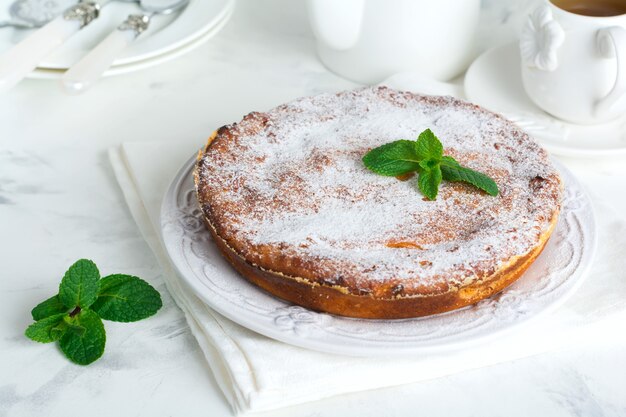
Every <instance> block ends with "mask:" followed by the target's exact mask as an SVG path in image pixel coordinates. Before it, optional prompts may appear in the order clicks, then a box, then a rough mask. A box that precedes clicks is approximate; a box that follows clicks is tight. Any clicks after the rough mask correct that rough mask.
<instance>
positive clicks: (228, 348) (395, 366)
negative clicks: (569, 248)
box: [109, 141, 626, 414]
mask: <svg viewBox="0 0 626 417" xmlns="http://www.w3.org/2000/svg"><path fill="white" fill-rule="evenodd" d="M201 142H202V141H200V142H199V143H192V144H186V145H184V144H181V143H180V142H127V143H124V144H122V146H121V147H120V148H114V149H111V150H110V152H109V156H110V160H111V163H112V165H113V168H114V171H115V175H116V176H117V179H118V181H119V184H120V187H121V188H122V191H123V193H124V196H125V197H126V201H127V203H128V206H129V208H130V211H131V213H132V215H133V217H134V219H135V220H136V222H137V224H138V226H139V229H140V230H141V233H142V234H143V236H144V237H145V239H146V241H147V242H148V244H149V245H150V247H151V248H152V250H153V251H154V253H155V255H156V257H157V259H158V260H159V262H160V264H161V266H162V267H163V270H164V276H165V280H166V284H167V288H168V290H169V291H170V293H171V295H172V297H173V298H174V300H175V301H176V302H177V304H178V305H179V307H180V308H181V309H182V310H183V311H184V313H185V316H186V318H187V321H188V323H189V327H190V328H191V331H192V333H193V334H194V336H195V337H196V338H197V340H198V343H199V345H200V347H201V348H202V351H203V352H204V355H205V357H206V360H207V362H208V364H209V365H210V367H211V369H212V371H213V373H214V374H215V378H216V380H217V381H218V383H219V386H220V387H221V389H222V391H223V393H224V395H225V397H226V398H227V400H228V401H229V402H230V404H231V405H232V407H233V409H234V410H235V412H236V413H238V414H239V413H245V412H253V411H264V410H271V409H276V408H280V407H286V406H289V405H294V404H299V403H303V402H308V401H314V400H318V399H321V398H325V397H329V396H334V395H338V394H343V393H348V392H355V391H361V390H370V389H375V388H382V387H388V386H393V385H399V384H405V383H410V382H416V381H423V380H428V379H432V378H437V377H441V376H445V375H450V374H453V373H457V372H461V371H465V370H469V369H475V368H479V367H484V366H488V365H493V364H496V363H500V362H504V361H510V360H514V359H518V358H522V357H527V356H531V355H535V354H538V353H542V352H546V351H550V350H554V349H559V348H564V347H568V346H577V345H581V344H583V343H589V342H591V341H593V340H597V339H600V340H604V339H606V338H608V337H610V336H611V335H613V334H615V333H616V331H615V329H617V328H621V326H622V325H623V322H624V319H626V301H625V300H626V280H625V279H623V271H624V270H626V257H624V256H623V254H622V251H623V248H624V247H626V221H625V220H624V219H619V217H618V216H617V215H616V214H615V212H613V211H611V209H610V208H609V207H607V206H606V204H604V203H602V202H599V203H598V200H597V199H596V200H594V203H597V204H595V205H596V210H597V213H598V216H597V217H598V222H599V228H600V230H599V239H600V245H599V252H598V254H597V256H596V260H595V263H594V267H593V269H592V272H591V273H590V276H589V277H587V279H586V280H585V282H584V283H583V285H582V287H581V288H580V289H579V290H578V291H577V292H576V294H574V295H573V296H572V297H571V298H570V299H569V300H568V301H567V302H566V303H565V304H564V305H563V306H561V307H560V308H559V309H558V310H557V311H555V312H553V313H551V314H549V315H546V316H545V317H543V318H542V319H540V320H537V321H535V322H533V323H532V324H531V325H529V326H526V327H521V328H520V329H519V330H518V331H514V332H510V333H508V334H507V335H506V336H502V337H501V338H499V339H497V340H494V341H491V342H489V343H487V344H482V345H477V346H475V347H472V348H470V349H464V350H462V351H456V352H446V353H442V354H432V355H426V356H420V357H390V358H387V359H381V358H376V359H368V358H353V357H345V356H339V355H330V354H324V353H319V352H315V351H310V350H306V349H302V348H298V347H294V346H290V345H287V344H284V343H281V342H278V341H275V340H272V339H270V338H267V337H264V336H261V335H259V334H257V333H254V332H252V331H249V330H247V329H245V328H243V327H241V326H239V325H237V324H235V323H233V322H232V321H230V320H228V319H226V318H224V317H222V316H221V315H219V314H218V313H216V312H214V311H212V310H211V309H210V308H209V307H207V306H206V305H205V304H203V303H202V302H201V301H200V300H199V299H198V298H196V296H195V295H194V294H193V293H192V292H191V291H190V290H189V289H188V288H187V287H186V286H185V285H184V284H183V282H182V281H181V280H180V279H179V277H178V276H177V275H176V274H175V273H174V271H173V269H172V266H171V265H170V263H169V260H168V258H167V255H166V254H165V252H164V249H163V247H162V244H161V242H160V240H159V239H160V238H159V233H158V232H157V230H158V229H157V228H158V225H159V211H160V204H161V198H162V196H163V195H164V193H165V190H166V189H167V187H168V185H169V182H170V181H171V179H172V178H173V177H174V175H175V173H176V172H177V170H178V169H179V168H180V167H181V166H182V165H183V164H184V162H185V161H186V160H187V159H188V158H189V157H190V156H191V155H193V154H194V152H196V151H197V148H199V147H200V146H201V145H202V143H201ZM603 178H604V179H603V180H602V181H604V182H606V179H607V178H610V177H603ZM596 180H597V179H593V178H591V179H590V181H591V183H593V182H594V181H596ZM616 184H617V181H616ZM608 189H610V187H608V186H607V190H608Z"/></svg>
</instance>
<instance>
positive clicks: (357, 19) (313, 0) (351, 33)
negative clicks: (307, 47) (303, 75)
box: [307, 0, 365, 51]
mask: <svg viewBox="0 0 626 417" xmlns="http://www.w3.org/2000/svg"><path fill="white" fill-rule="evenodd" d="M364 6H365V0H307V9H308V11H309V20H310V22H311V28H312V29H313V33H314V35H315V37H316V38H317V39H318V41H320V42H322V43H324V44H326V46H328V47H330V48H332V49H335V50H338V51H343V50H346V49H350V48H351V47H352V46H354V44H356V42H357V40H358V39H359V34H360V32H361V22H362V20H363V9H364Z"/></svg>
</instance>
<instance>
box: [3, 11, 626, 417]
mask: <svg viewBox="0 0 626 417" xmlns="http://www.w3.org/2000/svg"><path fill="white" fill-rule="evenodd" d="M491 3H493V2H491ZM352 86H353V84H351V83H350V82H348V81H345V80H342V79H340V78H338V77H336V76H334V75H333V74H331V73H329V72H328V71H326V70H325V69H324V68H323V67H322V66H321V64H320V63H319V62H318V61H317V60H316V58H315V55H314V45H313V40H312V37H311V34H310V32H309V29H308V26H307V23H306V16H305V14H304V10H303V4H302V3H300V2H294V1H291V0H281V1H278V0H276V1H269V0H266V1H263V2H259V1H253V0H249V1H245V2H241V4H239V5H238V8H237V11H236V13H235V15H234V17H233V20H232V21H231V22H230V23H229V25H228V26H227V27H226V28H225V29H224V31H223V32H221V33H220V34H219V35H218V36H217V37H216V38H214V39H213V40H211V41H210V42H209V43H208V44H206V45H204V46H202V47H201V48H200V49H198V50H197V51H196V52H194V53H192V54H191V55H188V56H185V57H183V58H181V59H178V60H176V61H174V62H170V63H167V64H165V65H162V66H159V67H156V68H152V69H149V70H145V71H143V72H138V73H134V74H129V75H126V76H123V77H119V78H110V79H106V80H104V81H102V82H100V83H99V84H97V85H96V86H95V87H94V88H93V90H91V91H90V92H89V93H88V94H85V95H82V96H78V97H67V96H64V95H63V94H62V93H61V92H60V90H59V88H58V86H57V85H56V83H53V82H49V81H27V82H25V83H23V84H22V85H20V86H19V87H18V88H16V89H14V90H13V91H11V92H10V93H8V94H6V95H4V96H1V97H0V261H1V263H0V265H1V266H2V274H1V276H2V278H1V279H0V316H1V317H2V320H1V322H0V416H5V415H6V416H31V415H32V416H34V415H46V416H68V415H70V416H72V415H78V414H79V413H80V414H82V415H89V416H114V415H137V416H165V415H180V416H187V417H192V416H211V417H219V416H228V415H230V413H231V411H230V409H229V407H228V405H227V404H226V402H225V401H224V399H223V398H222V396H221V394H220V392H219V390H218V387H217V386H216V383H215V381H214V379H213V377H212V376H211V373H210V372H209V369H208V368H207V366H206V365H205V363H204V361H203V359H202V357H201V354H200V352H199V349H198V347H197V345H196V342H195V340H194V339H193V338H192V336H191V334H190V332H189V329H188V328H187V326H186V324H185V321H184V318H183V317H182V314H181V312H180V311H179V310H178V308H177V307H176V306H175V305H174V304H173V303H172V300H171V298H169V296H168V295H167V293H166V291H165V287H164V285H163V281H162V277H161V276H160V274H161V272H160V270H159V268H158V266H157V264H156V261H155V259H154V257H153V255H152V254H151V252H150V251H149V249H148V247H147V245H146V244H145V243H144V241H143V240H142V238H141V236H140V235H139V232H138V230H137V227H136V226H135V224H134V223H133V221H132V219H131V217H130V214H129V212H128V210H127V208H126V206H125V203H124V200H123V197H122V195H121V192H120V190H119V188H118V186H117V184H116V182H115V179H114V177H113V174H112V171H111V168H110V166H109V164H108V160H107V157H106V150H107V148H109V147H110V146H113V145H116V144H119V143H120V142H122V141H127V140H146V141H149V140H172V141H181V142H182V141H183V139H184V141H185V142H186V143H189V140H190V139H193V140H197V143H198V146H199V145H200V144H202V142H203V141H204V139H205V137H206V136H207V134H208V132H211V131H212V129H214V128H215V127H216V126H218V125H221V124H224V123H227V122H230V121H234V120H237V119H239V118H240V117H241V116H242V115H243V114H244V113H246V112H248V111H250V110H252V109H258V110H263V109H267V108H269V107H272V106H273V105H276V104H278V103H281V102H284V101H286V100H289V99H292V98H295V97H297V96H301V95H305V94H313V93H316V92H321V91H332V90H339V89H345V88H350V87H352ZM149 157H150V155H146V158H149ZM568 163H569V164H570V165H571V166H573V167H576V166H582V165H586V164H585V163H583V164H581V163H576V162H574V161H569V162H568ZM580 169H583V168H580ZM625 178H626V177H625ZM622 184H623V183H622ZM615 204H617V205H619V206H620V208H621V210H622V213H623V212H624V211H623V210H624V209H626V201H625V198H624V197H623V196H622V197H619V196H618V197H616V198H615ZM79 257H87V258H91V259H93V260H94V261H96V263H97V264H98V265H99V266H100V268H101V270H102V271H103V272H104V273H112V272H126V273H131V274H135V275H139V276H141V277H144V278H145V279H147V280H149V281H151V282H152V283H154V284H155V285H156V286H157V287H158V289H159V290H160V291H161V293H162V294H163V295H164V301H165V307H164V308H163V309H162V311H161V312H160V313H159V314H158V315H157V316H155V317H154V318H152V319H150V320H146V321H143V322H139V323H135V324H115V323H110V322H107V323H106V326H107V330H108V339H107V350H106V352H105V355H104V357H103V358H102V359H101V360H99V361H98V362H96V363H95V364H93V365H91V366H89V367H78V366H75V365H72V364H70V363H69V362H67V361H66V360H65V359H64V358H63V357H62V356H61V355H60V354H59V352H58V351H57V350H56V348H55V347H54V346H52V345H39V344H36V343H32V342H30V341H29V340H27V339H26V338H25V337H24V336H23V335H22V333H23V330H24V328H25V327H26V326H27V325H28V324H29V322H30V317H29V311H30V309H31V308H32V307H33V306H34V305H35V304H36V303H37V302H38V301H40V300H42V299H44V298H46V297H48V296H49V295H51V294H53V293H54V292H56V289H57V285H58V281H59V279H60V276H61V274H62V273H63V272H64V271H65V269H66V267H67V266H69V265H70V264H71V263H72V262H73V261H74V260H75V259H77V258H79ZM623 333H624V332H623V329H621V330H620V331H618V332H616V334H614V335H607V337H606V338H604V339H602V340H598V341H596V342H595V343H594V344H593V346H592V347H588V348H585V349H582V348H578V347H576V346H572V347H571V348H570V349H567V350H566V351H561V352H555V353H551V354H546V355H542V356H538V357H533V358H528V359H525V360H520V361H516V362H514V363H507V364H502V365H498V366H494V367H491V368H487V369H480V370H476V371H471V372H467V373H463V374H460V375H454V376H450V377H446V378H442V379H439V380H434V381H429V382H426V383H420V384H414V385H408V386H402V387H398V388H389V389H383V390H378V391H374V392H367V393H360V394H352V395H346V396H340V397H336V398H331V399H327V400H324V401H320V402H318V403H314V404H306V405H302V406H298V407H292V408H289V409H285V410H281V411H279V412H275V413H271V415H275V416H337V415H342V416H359V417H368V416H372V417H374V416H376V417H379V416H381V415H385V416H396V415H397V416H404V415H407V416H408V415H418V414H419V415H428V416H449V415H456V416H483V417H487V416H507V417H515V416H529V415H546V416H547V415H549V416H623V415H626V395H625V394H624V386H626V338H625V337H624V335H623Z"/></svg>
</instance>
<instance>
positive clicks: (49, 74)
mask: <svg viewBox="0 0 626 417" xmlns="http://www.w3.org/2000/svg"><path fill="white" fill-rule="evenodd" d="M233 10H234V9H233V8H230V9H229V11H228V14H226V15H225V16H224V18H223V19H222V20H221V21H219V22H218V23H217V25H216V26H214V27H211V28H209V30H208V31H207V32H206V33H203V34H201V35H200V37H199V38H197V39H195V40H193V41H192V42H190V43H187V44H185V45H183V46H181V47H180V48H178V49H175V50H173V51H170V52H168V53H164V54H162V55H158V56H156V57H154V58H150V59H144V60H142V61H138V62H134V63H131V64H126V65H115V66H113V67H111V68H110V69H108V70H107V71H106V72H105V73H104V74H103V76H104V77H110V76H115V75H121V74H126V73H129V72H133V71H138V70H142V69H144V68H149V67H153V66H156V65H160V64H162V63H164V62H167V61H171V60H173V59H175V58H178V57H179V56H182V55H185V54H186V53H188V52H190V51H192V50H194V49H196V48H197V47H199V46H200V45H202V44H204V43H205V42H206V41H207V40H209V39H210V38H212V37H213V36H215V35H216V34H217V33H218V32H219V31H220V30H221V29H222V28H223V27H224V26H225V25H226V23H228V20H229V18H230V16H231V14H232V11H233ZM64 73H65V69H47V68H36V69H35V70H34V71H33V72H31V73H30V74H29V75H28V78H32V79H44V80H54V79H60V78H61V77H62V76H63V74H64Z"/></svg>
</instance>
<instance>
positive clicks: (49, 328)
mask: <svg viewBox="0 0 626 417" xmlns="http://www.w3.org/2000/svg"><path fill="white" fill-rule="evenodd" d="M64 316H65V313H61V314H55V315H53V316H49V317H46V318H44V319H41V320H39V321H37V322H35V323H33V324H31V325H30V326H28V328H26V331H25V332H24V334H25V335H26V337H28V338H29V339H32V340H34V341H35V342H39V343H50V342H54V341H55V340H59V339H60V338H61V336H62V335H63V330H64V326H63V317H64Z"/></svg>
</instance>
